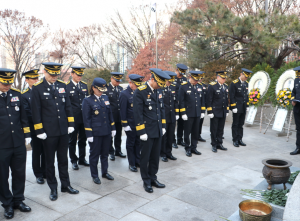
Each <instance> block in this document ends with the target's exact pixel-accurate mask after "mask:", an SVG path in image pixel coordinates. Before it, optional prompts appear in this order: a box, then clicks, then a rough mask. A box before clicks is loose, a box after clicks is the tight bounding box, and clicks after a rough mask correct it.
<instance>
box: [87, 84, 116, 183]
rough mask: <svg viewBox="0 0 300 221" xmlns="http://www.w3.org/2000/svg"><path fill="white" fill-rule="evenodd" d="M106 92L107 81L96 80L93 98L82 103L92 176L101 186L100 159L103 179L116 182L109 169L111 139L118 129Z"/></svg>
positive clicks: (93, 87)
mask: <svg viewBox="0 0 300 221" xmlns="http://www.w3.org/2000/svg"><path fill="white" fill-rule="evenodd" d="M106 91H107V87H106V81H105V80H104V79H102V78H95V79H94V80H93V83H92V86H91V89H90V94H91V96H89V97H86V98H85V99H84V100H83V103H82V114H83V123H84V128H85V133H86V137H87V140H88V142H89V145H90V157H89V161H90V169H91V176H92V179H93V182H94V183H96V184H101V181H100V179H99V174H98V167H97V165H98V162H99V158H100V161H101V172H102V177H103V178H106V179H108V180H114V178H113V177H112V176H111V175H110V174H109V173H108V172H107V169H108V152H109V148H110V143H111V138H113V137H114V136H115V135H116V129H115V122H114V119H113V114H112V111H111V104H110V101H109V99H108V97H107V96H106V95H105V94H104V93H103V92H106Z"/></svg>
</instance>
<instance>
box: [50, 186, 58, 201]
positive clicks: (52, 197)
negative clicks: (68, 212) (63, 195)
mask: <svg viewBox="0 0 300 221" xmlns="http://www.w3.org/2000/svg"><path fill="white" fill-rule="evenodd" d="M49 198H50V200H51V201H55V200H57V189H52V190H51V192H50V196H49Z"/></svg>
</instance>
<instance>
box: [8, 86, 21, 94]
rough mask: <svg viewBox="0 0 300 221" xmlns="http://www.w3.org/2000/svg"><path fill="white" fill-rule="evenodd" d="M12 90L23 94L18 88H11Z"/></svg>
mask: <svg viewBox="0 0 300 221" xmlns="http://www.w3.org/2000/svg"><path fill="white" fill-rule="evenodd" d="M10 89H11V90H13V91H17V92H20V93H21V91H20V90H19V89H17V88H12V87H11V88H10Z"/></svg>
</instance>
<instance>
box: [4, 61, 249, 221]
mask: <svg viewBox="0 0 300 221" xmlns="http://www.w3.org/2000/svg"><path fill="white" fill-rule="evenodd" d="M43 65H44V67H45V73H44V75H45V76H44V78H43V79H41V80H40V81H38V77H39V74H38V71H39V70H38V69H33V70H30V71H27V72H25V73H23V76H24V77H25V79H26V82H27V84H28V88H27V89H26V90H24V91H23V92H22V93H21V92H20V91H19V90H17V89H14V88H11V85H12V83H13V82H14V74H15V73H16V71H15V70H10V69H3V68H2V69H0V95H1V97H0V112H1V115H0V118H1V121H0V125H1V127H0V131H1V133H2V136H1V137H0V139H1V142H2V145H1V147H0V179H1V181H0V183H1V187H0V201H1V202H2V206H3V207H4V208H5V213H4V216H5V217H6V218H8V219H10V218H13V216H14V209H19V210H20V211H22V212H29V211H31V208H30V207H29V206H27V205H26V204H25V203H24V202H23V200H24V189H25V167H26V148H25V144H26V145H27V144H29V143H31V146H32V168H33V172H34V175H35V176H36V180H37V183H38V184H43V183H44V182H45V181H44V179H46V180H47V183H48V185H49V187H50V196H49V198H50V200H52V201H54V200H57V198H58V193H57V186H58V184H57V180H56V177H55V167H54V164H55V155H56V156H57V162H58V171H59V178H60V180H61V191H62V192H67V193H70V194H78V193H79V191H78V190H76V189H74V188H72V186H71V184H70V179H69V173H68V156H67V154H68V151H69V158H70V161H71V163H72V168H73V170H78V169H79V167H78V164H79V165H83V166H89V167H90V171H91V177H92V180H93V182H94V183H95V184H101V180H100V179H99V173H98V167H97V165H98V162H99V159H100V162H101V173H102V177H103V178H106V179H108V180H114V178H113V177H112V176H111V175H110V174H109V173H108V158H109V159H110V160H112V161H114V160H115V159H116V158H115V156H119V157H121V158H125V157H126V155H124V154H123V153H122V151H121V136H122V128H123V129H124V131H125V133H126V136H127V140H126V149H127V155H128V156H127V157H128V162H129V170H130V171H132V172H137V171H138V169H137V168H138V167H139V168H140V172H141V177H142V179H143V187H144V189H145V191H146V192H149V193H151V192H153V189H152V186H154V187H157V188H164V187H165V185H164V184H162V183H160V182H159V181H158V179H157V176H156V174H157V171H158V168H159V159H160V157H161V160H162V161H164V162H167V161H168V160H176V157H174V156H173V155H172V147H173V148H178V146H177V144H178V145H182V146H184V147H185V152H186V156H188V157H191V156H192V154H195V155H201V153H200V152H199V151H198V150H197V142H198V141H201V142H205V140H204V139H203V138H202V137H201V132H202V124H203V119H204V116H205V111H207V115H208V117H210V133H211V145H212V151H213V152H217V149H221V150H227V148H225V147H224V146H223V145H222V143H223V141H222V137H223V134H224V125H225V119H226V116H228V113H229V109H231V110H232V112H233V124H232V136H233V145H234V146H236V147H238V146H239V145H242V146H245V145H246V144H244V142H243V141H242V137H243V124H244V120H245V114H246V110H247V109H248V106H249V103H248V102H249V101H248V83H247V81H246V80H247V78H248V77H249V76H250V74H251V73H252V72H251V71H250V70H247V69H242V71H241V74H240V77H239V78H238V79H237V80H235V81H233V82H232V83H231V85H230V90H229V91H228V86H227V84H226V83H225V81H226V78H227V72H226V71H218V72H216V81H213V82H211V83H210V84H209V85H205V84H204V83H203V82H202V81H203V79H204V78H205V73H204V72H203V71H189V73H187V70H188V67H187V66H186V65H184V64H177V67H176V73H175V72H172V71H162V70H161V69H156V68H151V69H150V72H151V77H150V80H148V81H147V82H143V78H144V77H143V76H140V75H137V74H131V75H129V85H128V87H127V88H126V89H125V90H124V89H123V88H122V87H121V86H120V85H119V84H120V81H121V79H122V78H123V74H122V73H119V72H112V73H111V82H110V83H108V84H107V82H106V81H105V80H104V79H102V78H95V79H94V80H93V83H92V85H91V88H88V87H87V84H86V83H85V82H83V81H81V78H82V76H83V75H84V69H85V68H84V67H75V66H74V67H72V73H71V76H72V79H71V80H70V81H69V82H68V83H65V82H63V81H60V80H58V79H57V78H58V76H59V75H60V70H61V67H62V64H59V63H53V62H46V63H43ZM229 98H230V103H229ZM176 121H177V144H176V139H175V127H176ZM24 138H25V142H24ZM86 141H88V143H89V146H90V155H89V162H87V161H86ZM77 142H78V149H79V150H78V153H79V156H78V157H77V155H76V144H77ZM9 168H10V170H11V171H12V192H11V191H10V189H9V184H8V178H9Z"/></svg>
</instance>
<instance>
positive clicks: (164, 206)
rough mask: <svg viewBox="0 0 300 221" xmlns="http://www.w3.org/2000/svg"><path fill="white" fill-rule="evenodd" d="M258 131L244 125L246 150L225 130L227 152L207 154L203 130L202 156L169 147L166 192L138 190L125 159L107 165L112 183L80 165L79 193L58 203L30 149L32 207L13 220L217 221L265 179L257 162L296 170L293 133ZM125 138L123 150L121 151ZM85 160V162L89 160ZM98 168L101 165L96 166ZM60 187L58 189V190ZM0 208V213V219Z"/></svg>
mask: <svg viewBox="0 0 300 221" xmlns="http://www.w3.org/2000/svg"><path fill="white" fill-rule="evenodd" d="M258 130H259V128H258V127H246V128H245V131H244V133H245V138H244V142H245V143H246V144H247V147H239V148H236V147H234V146H233V145H232V143H231V130H230V124H229V123H228V124H227V125H226V128H225V140H224V146H225V147H227V148H228V151H218V153H213V152H212V151H211V146H210V139H209V128H208V127H206V126H205V127H204V128H203V131H204V132H205V133H204V134H203V137H204V138H206V139H207V142H206V143H200V142H199V144H198V150H199V151H201V152H202V155H201V156H195V155H193V157H191V158H189V157H186V156H185V152H184V149H183V147H181V146H179V149H177V150H176V149H173V155H174V156H176V157H177V158H178V160H177V161H174V162H168V163H165V162H162V161H161V162H160V169H159V173H158V179H159V181H161V182H163V183H165V184H166V188H165V189H156V188H154V193H152V194H149V193H146V192H145V191H144V189H143V187H142V182H141V178H140V173H132V172H130V171H129V169H128V161H127V159H121V158H118V157H117V158H116V161H115V162H111V161H110V162H109V172H110V173H111V174H112V175H113V176H114V178H115V180H114V181H108V180H101V181H102V184H101V185H100V186H99V185H96V184H94V183H93V182H92V179H91V177H90V171H89V168H84V167H82V166H80V170H79V171H73V170H72V169H71V167H70V166H71V165H69V167H70V169H69V171H70V179H71V183H72V186H73V187H74V188H76V189H79V190H80V194H79V195H69V194H65V193H61V192H59V198H58V200H57V201H55V202H52V201H50V200H49V192H50V191H49V188H48V186H47V184H44V185H38V184H36V182H35V177H34V175H33V173H32V169H31V151H28V156H27V157H28V160H27V181H26V189H25V197H26V200H25V202H26V203H27V204H28V205H29V206H31V208H32V212H31V213H28V214H24V213H21V212H19V211H16V214H15V218H14V220H20V221H21V220H22V221H25V220H30V221H34V220H43V221H48V220H59V221H67V220H70V221H76V220H80V221H82V220H87V221H90V220H91V221H93V220H97V221H102V220H103V221H110V220H122V221H129V220H133V221H135V220H139V221H153V220H163V221H169V220H170V221H177V220H178V221H182V220H185V221H186V220H192V221H200V220H204V221H215V220H218V221H221V220H224V219H222V218H221V217H226V218H227V217H229V216H230V215H231V214H233V213H234V212H235V211H236V210H237V209H238V203H239V202H240V201H242V196H241V194H240V189H246V188H247V189H251V188H253V187H254V186H256V185H257V184H258V183H259V182H261V181H262V180H263V178H262V173H261V170H262V163H261V160H262V159H264V158H269V157H277V158H283V159H287V160H290V161H292V162H293V164H294V165H293V166H296V167H300V155H297V156H290V155H289V152H290V151H292V150H294V148H295V133H293V135H292V139H290V142H286V139H285V137H276V136H275V132H272V131H271V130H269V132H268V133H267V134H266V135H264V134H261V133H259V131H258ZM124 144H125V137H123V152H124V153H126V149H125V145H124ZM87 159H88V158H87ZM99 166H100V165H99ZM59 189H60V187H59ZM2 218H3V210H2V209H0V220H1V219H2Z"/></svg>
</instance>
